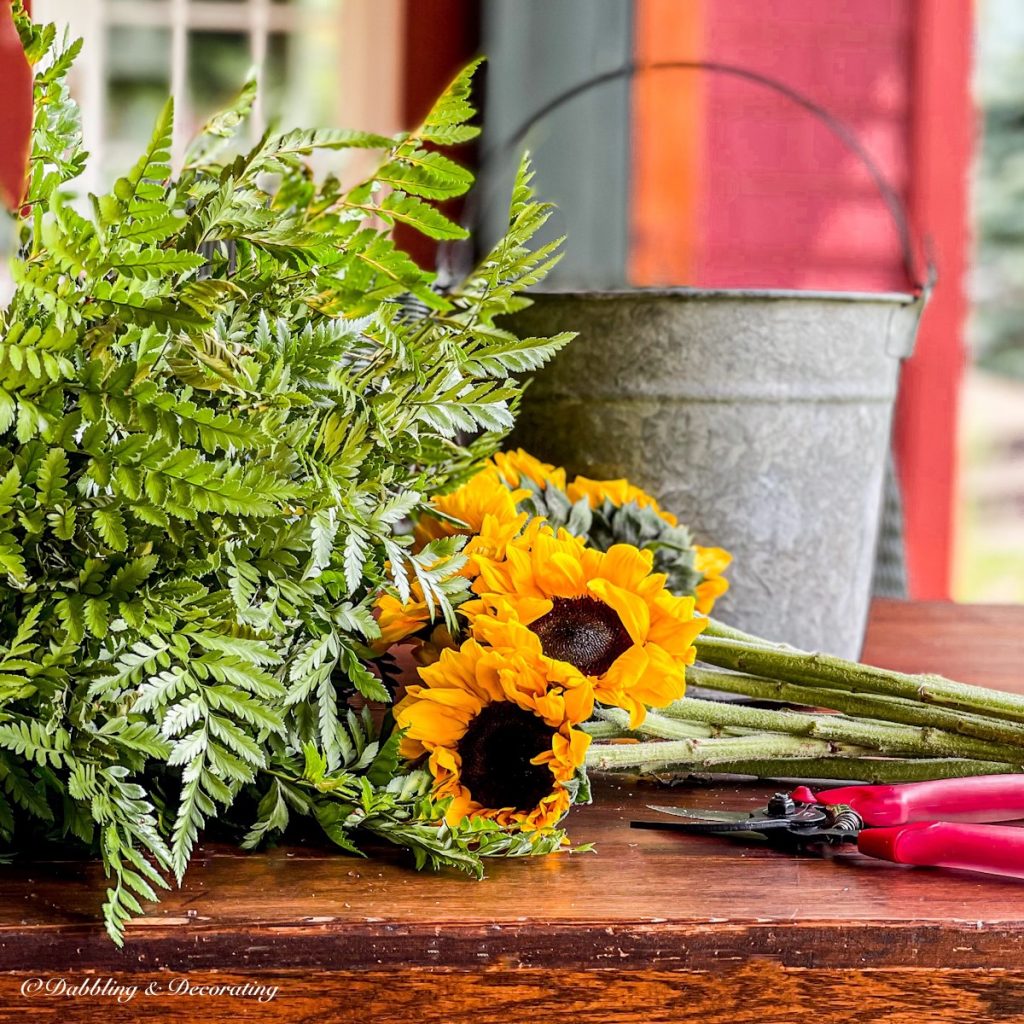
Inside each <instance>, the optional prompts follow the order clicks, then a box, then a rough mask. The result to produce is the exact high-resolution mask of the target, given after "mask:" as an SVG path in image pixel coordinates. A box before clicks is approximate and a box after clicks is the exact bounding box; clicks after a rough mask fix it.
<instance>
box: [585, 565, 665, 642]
mask: <svg viewBox="0 0 1024 1024" xmlns="http://www.w3.org/2000/svg"><path fill="white" fill-rule="evenodd" d="M587 586H588V587H589V588H590V591H591V593H593V594H595V595H596V596H597V597H599V598H600V599H601V600H602V601H604V603H605V604H606V605H609V606H610V607H611V608H614V609H615V613H616V614H617V615H618V616H619V621H621V623H622V625H623V626H624V627H625V629H626V632H627V633H628V634H629V638H630V640H632V641H633V643H634V644H642V643H643V642H644V641H645V640H646V639H647V634H648V632H649V630H650V628H651V612H650V608H649V607H648V606H647V604H646V603H645V602H644V601H643V599H642V598H639V597H637V596H636V594H631V593H630V592H629V591H628V590H625V589H623V588H622V587H617V586H615V584H614V583H611V582H609V581H608V580H605V579H599V580H591V581H590V582H589V583H588V584H587Z"/></svg>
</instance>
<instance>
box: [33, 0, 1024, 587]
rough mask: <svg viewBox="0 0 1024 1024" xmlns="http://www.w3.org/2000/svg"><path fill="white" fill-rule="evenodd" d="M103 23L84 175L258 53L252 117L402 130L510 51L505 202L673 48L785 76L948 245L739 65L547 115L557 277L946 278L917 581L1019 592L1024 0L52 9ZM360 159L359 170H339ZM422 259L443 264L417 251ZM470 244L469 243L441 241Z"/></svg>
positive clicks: (430, 0) (282, 3)
mask: <svg viewBox="0 0 1024 1024" xmlns="http://www.w3.org/2000/svg"><path fill="white" fill-rule="evenodd" d="M32 9H33V13H34V14H35V16H36V17H37V18H38V19H40V20H53V21H57V22H58V23H65V24H67V25H68V26H69V27H70V30H71V31H72V32H74V33H76V34H78V35H81V36H83V37H84V39H85V49H84V53H83V55H82V57H81V59H80V60H79V62H78V66H77V68H76V77H75V81H74V88H75V91H76V94H77V96H78V98H79V99H80V101H81V104H82V110H83V128H84V133H85V137H86V143H87V146H88V148H89V149H90V151H91V152H92V153H93V156H94V159H93V161H92V163H91V166H90V170H89V173H88V178H87V180H85V181H84V182H83V187H84V189H85V190H89V191H97V190H99V189H100V188H101V187H103V185H104V183H106V182H109V181H110V180H111V179H112V178H113V176H114V175H116V174H117V173H120V172H122V171H124V170H125V169H126V168H127V167H128V166H129V165H130V164H131V163H132V161H133V159H134V157H135V156H136V155H137V151H138V149H139V147H140V146H141V145H142V144H143V143H144V141H145V140H146V138H147V136H148V133H149V130H150V127H151V125H152V122H153V119H154V118H155V116H156V113H157V111H158V110H159V107H160V105H161V103H162V101H163V98H164V97H165V95H166V94H167V92H168V91H169V90H170V91H171V92H173V93H174V95H175V98H176V103H177V109H178V115H179V116H178V128H177V132H176V136H175V152H176V153H177V154H180V153H181V152H182V151H183V147H184V145H185V142H186V140H187V138H188V136H189V134H190V133H191V131H193V130H194V129H195V127H196V126H198V125H199V124H200V123H201V122H202V120H203V119H204V118H205V116H206V115H208V114H209V113H210V112H211V111H212V110H213V109H215V108H216V107H217V105H218V104H220V103H222V102H223V101H225V100H226V99H228V98H229V97H230V96H231V95H233V94H234V92H235V91H236V90H237V88H238V86H239V84H240V82H241V81H242V80H243V79H244V77H245V75H246V74H247V72H248V70H249V68H250V67H251V66H256V67H258V68H259V69H260V74H261V78H262V82H263V90H262V99H261V101H260V105H259V107H258V109H257V116H256V118H255V124H254V126H253V132H254V134H255V133H258V132H259V131H261V130H262V127H263V126H264V125H265V124H266V123H267V122H268V121H270V120H272V119H275V118H280V119H281V120H282V121H283V122H284V123H285V124H288V125H292V124H295V125H303V126H311V125H344V126H346V127H353V128H366V129H373V130H375V131H379V132H384V133H390V132H394V131H397V130H399V129H401V128H403V127H407V126H410V125H411V124H413V123H414V122H415V121H416V120H417V119H418V118H420V117H421V116H422V115H423V113H424V112H425V110H426V109H427V107H428V106H429V103H430V100H431V99H432V98H433V97H434V95H436V93H437V92H439V91H440V89H441V88H442V87H443V86H444V84H445V83H446V82H447V80H448V79H449V78H450V77H451V76H452V75H453V74H454V72H455V70H457V68H458V67H459V66H460V65H461V64H462V63H464V62H465V61H466V60H468V59H469V58H470V57H471V56H473V55H474V54H476V53H481V52H482V53H485V54H487V55H488V57H489V62H488V65H487V69H486V74H485V76H484V78H483V85H484V87H483V90H482V99H483V102H484V123H485V125H486V132H485V136H484V140H483V142H482V143H481V144H480V145H479V146H477V147H475V148H474V149H471V150H468V151H463V152H462V153H461V154H459V155H460V157H461V158H462V159H464V160H467V161H470V162H475V163H478V164H480V165H481V166H482V174H483V182H484V184H483V188H482V190H481V191H482V196H483V200H482V201H479V202H477V203H475V204H473V203H471V204H470V205H469V206H468V207H467V210H466V211H465V212H466V216H469V217H473V218H474V219H475V220H476V221H479V222H481V223H480V227H481V229H482V231H484V232H485V233H486V232H487V231H489V230H490V231H493V230H496V221H495V220H494V216H495V213H494V211H495V210H496V209H497V206H498V204H497V200H498V199H499V197H502V196H503V191H502V187H503V185H504V184H505V182H507V180H508V174H509V168H510V165H511V163H512V162H514V161H513V158H512V153H513V151H514V150H515V148H516V147H515V146H511V145H509V144H508V140H509V139H510V138H513V137H514V136H517V135H518V129H519V128H520V127H522V126H523V124H524V122H526V121H527V120H528V119H529V115H530V114H531V112H533V111H535V110H537V109H538V108H540V107H542V106H543V105H544V104H545V103H546V102H547V101H549V100H550V99H551V98H552V97H554V96H556V95H558V94H559V93H560V92H562V91H564V90H565V89H567V88H570V87H572V86H573V85H575V84H578V83H582V82H585V81H587V80H588V79H590V78H592V77H594V76H601V75H606V74H608V73H611V72H614V71H615V70H616V69H620V68H623V67H627V66H630V65H646V64H651V63H658V62H670V61H701V62H711V63H714V64H727V65H730V66H735V67H738V68H740V69H742V70H745V71H747V72H753V73H755V74H757V75H762V76H766V77H767V78H770V79H772V80H773V81H775V82H777V83H779V84H781V85H783V86H784V87H786V88H788V89H791V90H795V91H796V92H798V93H799V94H801V95H803V96H805V97H807V98H808V99H809V100H811V101H813V103H815V104H819V105H820V106H821V107H823V108H824V109H825V110H826V111H827V112H828V113H829V114H831V115H832V116H833V117H834V118H836V119H838V120H839V121H841V122H843V123H844V124H845V125H848V126H849V127H850V128H851V129H852V130H853V132H854V133H855V135H856V138H857V139H859V140H860V143H861V144H862V145H863V147H864V149H865V150H866V152H867V153H868V154H869V156H870V159H871V161H872V162H873V164H874V165H875V167H876V169H877V170H878V171H880V172H881V173H882V174H883V175H884V177H885V178H886V179H887V181H888V182H889V183H890V184H891V186H892V188H893V189H894V190H895V192H896V193H897V194H898V195H899V197H900V198H901V200H902V203H903V204H904V206H905V208H906V210H907V216H908V218H909V222H910V224H911V225H912V228H913V231H914V235H915V237H916V238H918V239H924V240H926V243H925V245H924V247H923V249H922V248H921V247H919V248H918V249H917V251H916V253H915V254H914V257H915V261H916V264H917V269H914V270H912V271H911V272H910V273H908V269H907V263H908V260H907V254H906V253H905V252H904V251H903V248H902V246H901V237H900V230H899V225H898V223H896V222H895V221H894V219H893V216H892V213H891V211H890V210H889V209H888V208H887V206H886V204H885V202H883V199H882V197H881V196H880V194H879V191H878V188H877V183H876V182H875V181H874V180H873V175H872V171H871V169H870V168H869V167H867V166H866V165H865V163H864V161H863V159H862V158H861V156H859V155H858V154H857V153H856V152H854V151H852V150H851V148H850V147H849V146H848V145H846V144H844V142H843V141H842V140H841V139H840V138H839V137H837V135H836V132H835V130H834V129H835V126H834V125H833V126H832V129H830V127H829V125H827V124H825V123H823V121H822V119H821V118H818V117H815V116H812V114H811V113H809V111H808V110H807V109H806V107H804V106H801V105H800V103H799V102H794V100H793V99H792V98H791V97H787V96H785V95H782V94H781V93H779V92H778V91H775V90H772V89H771V88H767V87H766V86H765V85H764V84H759V83H758V82H755V81H752V80H751V79H750V78H744V77H738V76H736V75H733V74H728V73H725V72H724V71H723V70H721V69H720V70H661V71H649V72H645V73H639V74H636V75H632V76H619V77H614V78H609V80H607V81H604V82H602V84H600V85H598V86H596V87H594V88H593V89H591V90H588V91H587V92H585V93H583V94H581V95H580V96H578V97H577V98H576V99H574V100H573V101H572V102H571V103H568V104H566V105H565V106H563V107H561V108H560V109H559V110H557V111H555V112H553V113H552V114H551V115H550V116H549V117H546V118H544V119H542V120H541V121H540V122H539V123H538V124H537V125H535V126H534V127H533V128H532V129H531V130H530V131H528V132H527V133H525V143H526V144H527V145H529V147H530V148H531V150H532V151H533V152H534V154H535V157H536V161H537V164H538V186H539V188H540V190H541V192H542V193H543V194H544V195H545V196H546V197H547V198H550V199H551V200H553V201H554V202H556V203H557V204H558V205H559V208H560V212H559V215H558V217H557V218H556V223H555V225H554V230H555V231H558V232H567V233H568V236H569V241H568V247H567V254H566V258H565V260H564V261H563V263H562V265H561V266H560V267H559V268H558V272H557V273H558V279H559V281H560V282H561V283H566V284H572V285H583V286H587V287H595V288H596V287H616V286H624V285H634V286H636V285H680V284H687V285H698V286H709V287H758V288H770V287H779V288H806V289H831V290H844V291H851V290H852V291H908V290H910V289H911V288H912V286H913V285H914V284H916V283H918V281H916V280H911V277H918V278H919V277H920V276H921V274H922V270H921V269H920V267H921V265H922V263H923V258H924V256H925V255H927V256H928V257H929V258H931V259H932V260H933V261H934V263H935V265H936V267H937V269H938V274H939V279H938V284H937V287H936V289H935V293H934V295H933V296H932V299H931V302H930V305H929V308H928V310H927V312H926V314H925V319H924V323H923V325H922V330H921V334H920V336H919V339H918V346H917V351H916V353H915V355H914V357H913V359H912V360H911V361H910V363H909V364H908V365H907V367H906V369H905V372H904V377H903V385H902V392H901V397H900V403H899V408H898V412H897V419H896V424H895V441H894V451H895V458H896V467H897V475H898V478H899V481H900V484H901V488H900V489H901V491H902V497H903V507H904V526H903V531H904V537H905V542H906V557H907V568H908V574H909V584H910V587H909V589H910V594H911V595H912V596H915V597H921V598H947V597H954V598H955V599H958V600H970V601H1009V602H1022V601H1024V4H1022V3H1020V2H1019V0H977V2H976V3H972V2H971V0H830V2H828V3H821V2H820V0H760V2H759V3H757V4H752V3H750V2H749V0H34V2H33V4H32ZM336 169H337V170H339V171H340V172H341V173H344V172H345V171H346V168H345V166H344V164H343V163H342V164H341V165H339V166H337V167H336ZM417 246H418V247H417V249H416V251H415V255H416V256H417V258H419V259H421V260H434V259H435V258H436V255H437V254H436V253H435V252H433V251H432V250H431V249H430V248H428V247H427V246H425V245H424V244H423V243H422V242H418V243H417ZM442 256H443V258H445V259H447V260H452V259H454V260H455V262H456V263H457V261H458V258H459V254H454V256H453V254H451V253H447V254H442Z"/></svg>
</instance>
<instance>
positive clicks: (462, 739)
mask: <svg viewBox="0 0 1024 1024" xmlns="http://www.w3.org/2000/svg"><path fill="white" fill-rule="evenodd" d="M419 674H420V678H421V679H422V680H423V682H424V684H425V685H423V686H420V685H415V686H410V687H409V688H408V690H407V691H406V696H405V698H404V699H403V700H402V701H401V702H400V703H399V704H398V705H397V707H396V708H395V722H396V724H397V725H398V727H399V728H400V729H404V730H405V735H404V736H403V737H402V746H401V751H402V754H403V755H404V756H405V757H407V758H410V759H415V758H418V757H421V756H423V755H424V754H427V755H429V758H428V765H429V768H430V772H431V774H432V775H433V776H434V794H435V796H437V797H438V798H442V799H443V798H446V797H450V798H451V804H450V805H449V807H448V811H447V819H448V820H449V821H450V822H452V823H455V822H458V821H461V820H462V819H463V818H465V817H466V816H470V817H484V818H493V819H494V820H495V821H497V822H499V823H500V824H501V825H506V826H507V825H518V826H519V827H520V828H522V829H524V830H528V831H534V830H538V829H544V828H549V827H551V826H553V825H555V824H557V822H558V821H559V820H560V819H561V818H562V817H563V815H564V814H565V812H566V811H567V810H568V809H569V806H570V804H571V803H572V800H573V794H574V783H575V780H576V777H577V774H578V773H579V771H580V769H581V768H582V767H583V765H584V760H585V755H586V751H587V747H588V746H589V744H590V737H589V736H588V735H587V734H586V733H584V732H582V731H581V730H579V729H575V728H573V727H574V726H575V725H578V724H579V723H580V722H583V721H585V720H586V719H587V718H589V717H590V714H591V712H592V710H593V693H592V691H591V689H590V687H589V686H588V685H587V683H586V680H585V679H584V678H583V676H582V675H581V674H580V673H579V672H577V671H576V670H575V669H573V668H572V666H570V665H566V664H560V663H557V662H551V661H550V660H549V659H546V658H539V659H538V658H533V657H531V656H530V655H529V653H528V652H524V651H495V650H492V649H489V648H486V647H483V646H481V645H480V644H479V643H477V642H476V641H475V640H467V641H466V642H465V643H464V644H463V645H462V647H461V648H459V650H458V651H454V650H447V651H443V652H442V654H441V658H440V660H439V661H438V662H437V663H436V664H434V665H430V666H428V667H426V668H421V669H420V671H419Z"/></svg>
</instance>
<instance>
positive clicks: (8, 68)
mask: <svg viewBox="0 0 1024 1024" xmlns="http://www.w3.org/2000/svg"><path fill="white" fill-rule="evenodd" d="M0 96H2V97H3V102H2V103H0V201H2V202H3V203H5V204H6V205H7V206H8V207H9V208H10V209H12V210H14V209H17V207H18V206H19V205H20V204H21V199H22V196H24V194H25V183H26V178H27V176H28V156H29V149H30V146H31V141H32V69H31V68H30V67H29V63H28V60H27V59H26V57H25V51H24V49H23V48H22V45H21V39H20V38H19V37H18V30H17V28H15V26H14V16H13V14H12V11H11V4H10V2H9V0H0Z"/></svg>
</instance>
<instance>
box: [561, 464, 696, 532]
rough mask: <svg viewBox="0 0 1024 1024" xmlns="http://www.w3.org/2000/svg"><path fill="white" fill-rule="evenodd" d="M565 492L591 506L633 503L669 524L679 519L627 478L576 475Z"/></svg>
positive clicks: (677, 522) (571, 499)
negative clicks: (591, 477) (611, 478)
mask: <svg viewBox="0 0 1024 1024" xmlns="http://www.w3.org/2000/svg"><path fill="white" fill-rule="evenodd" d="M566 494H568V495H569V500H570V501H572V502H574V503H575V502H577V501H579V500H580V498H586V499H587V501H588V502H589V503H590V507H591V508H598V507H599V506H600V505H602V504H603V503H604V502H606V501H610V502H611V503H612V504H613V505H615V506H616V507H618V508H621V507H622V506H623V505H628V504H630V503H633V504H635V505H638V506H639V507H640V508H649V509H652V510H653V511H654V512H655V513H656V514H657V515H659V516H661V518H662V519H664V520H665V522H666V523H668V525H669V526H678V525H679V520H678V519H676V517H675V516H674V515H672V513H671V512H666V511H665V510H664V509H663V508H662V507H661V506H660V505H659V504H658V502H657V500H656V499H655V498H653V497H652V496H651V495H650V494H648V493H647V492H646V491H645V490H643V489H642V488H640V487H637V486H636V484H631V483H630V482H629V481H628V480H591V479H589V478H588V477H585V476H578V477H576V479H575V480H573V481H572V483H570V484H569V486H568V487H567V488H566Z"/></svg>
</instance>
